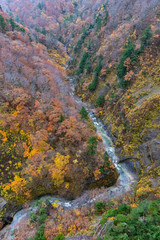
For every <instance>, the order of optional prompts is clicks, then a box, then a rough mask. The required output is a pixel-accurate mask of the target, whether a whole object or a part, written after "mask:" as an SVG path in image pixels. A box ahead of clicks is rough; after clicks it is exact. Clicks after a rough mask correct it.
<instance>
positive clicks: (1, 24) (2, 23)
mask: <svg viewBox="0 0 160 240" xmlns="http://www.w3.org/2000/svg"><path fill="white" fill-rule="evenodd" d="M0 27H1V28H2V30H5V27H6V22H5V20H4V18H3V17H2V15H0Z"/></svg>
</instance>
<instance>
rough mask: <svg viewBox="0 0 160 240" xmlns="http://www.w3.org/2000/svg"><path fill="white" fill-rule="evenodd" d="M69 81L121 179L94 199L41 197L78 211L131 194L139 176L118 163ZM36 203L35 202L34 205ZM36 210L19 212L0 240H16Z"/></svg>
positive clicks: (86, 194)
mask: <svg viewBox="0 0 160 240" xmlns="http://www.w3.org/2000/svg"><path fill="white" fill-rule="evenodd" d="M68 80H69V83H70V88H71V92H70V95H71V96H72V97H73V98H74V101H75V102H76V103H77V104H78V105H79V106H81V107H82V106H84V107H85V108H86V109H87V110H88V113H89V116H90V118H91V120H92V122H93V124H94V126H95V128H96V132H97V134H98V135H99V136H100V137H101V138H102V141H103V145H104V149H105V151H106V152H107V153H108V155H109V157H110V158H111V160H112V162H113V163H114V165H115V167H116V168H117V170H118V172H119V178H118V180H117V183H116V184H115V185H114V186H112V187H109V188H105V189H104V188H103V189H102V191H98V193H97V195H94V196H93V197H91V191H92V190H89V191H86V192H84V193H82V195H81V196H80V197H78V198H77V199H75V200H72V201H66V200H65V199H62V198H58V197H55V196H51V195H50V196H43V197H41V199H43V200H46V199H48V200H49V201H50V202H51V203H54V202H55V201H57V203H58V204H59V205H60V206H62V207H63V208H64V209H76V208H79V207H82V206H85V205H89V204H91V203H94V202H95V201H100V200H102V199H103V200H106V201H107V200H111V199H113V198H115V197H117V196H120V195H122V194H124V193H127V192H129V191H130V190H132V189H133V188H134V185H135V184H134V183H135V182H136V179H137V176H136V174H135V172H133V171H132V170H130V169H129V168H128V167H127V166H126V164H125V163H118V157H117V156H116V154H115V148H114V146H113V143H112V140H111V138H110V137H109V136H108V134H107V131H106V129H105V127H104V125H103V123H102V121H101V120H100V119H98V118H97V117H96V115H95V112H94V109H92V108H91V106H89V104H87V103H84V102H82V101H81V99H80V98H78V97H77V96H75V95H74V84H73V79H72V78H69V77H68ZM94 193H95V190H94ZM35 201H36V200H35ZM35 201H33V203H34V202H35ZM36 209H37V207H30V208H24V209H22V210H20V211H19V212H17V213H16V214H15V216H14V218H13V221H12V223H11V224H10V225H8V226H6V227H5V228H3V229H2V231H1V232H0V239H8V240H9V239H14V238H15V237H14V234H13V233H14V231H15V229H18V228H19V225H20V224H22V223H23V222H26V221H28V220H29V219H30V217H29V216H30V212H31V211H32V212H36ZM2 237H4V238H2Z"/></svg>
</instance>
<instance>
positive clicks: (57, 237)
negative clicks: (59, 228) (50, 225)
mask: <svg viewBox="0 0 160 240" xmlns="http://www.w3.org/2000/svg"><path fill="white" fill-rule="evenodd" d="M64 239H65V236H64V235H63V234H58V235H57V236H56V237H55V240H64Z"/></svg>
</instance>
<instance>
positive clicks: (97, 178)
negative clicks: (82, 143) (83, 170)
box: [94, 169, 101, 181]
mask: <svg viewBox="0 0 160 240" xmlns="http://www.w3.org/2000/svg"><path fill="white" fill-rule="evenodd" d="M100 176H101V172H100V169H97V170H95V171H94V178H95V180H96V181H97V180H99V178H100Z"/></svg>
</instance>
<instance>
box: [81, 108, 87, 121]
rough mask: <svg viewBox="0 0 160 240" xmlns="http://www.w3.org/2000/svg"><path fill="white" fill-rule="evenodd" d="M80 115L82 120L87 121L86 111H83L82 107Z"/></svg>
mask: <svg viewBox="0 0 160 240" xmlns="http://www.w3.org/2000/svg"><path fill="white" fill-rule="evenodd" d="M80 114H81V118H82V119H86V120H87V119H88V112H87V110H86V109H85V107H82V108H81V110H80Z"/></svg>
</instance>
